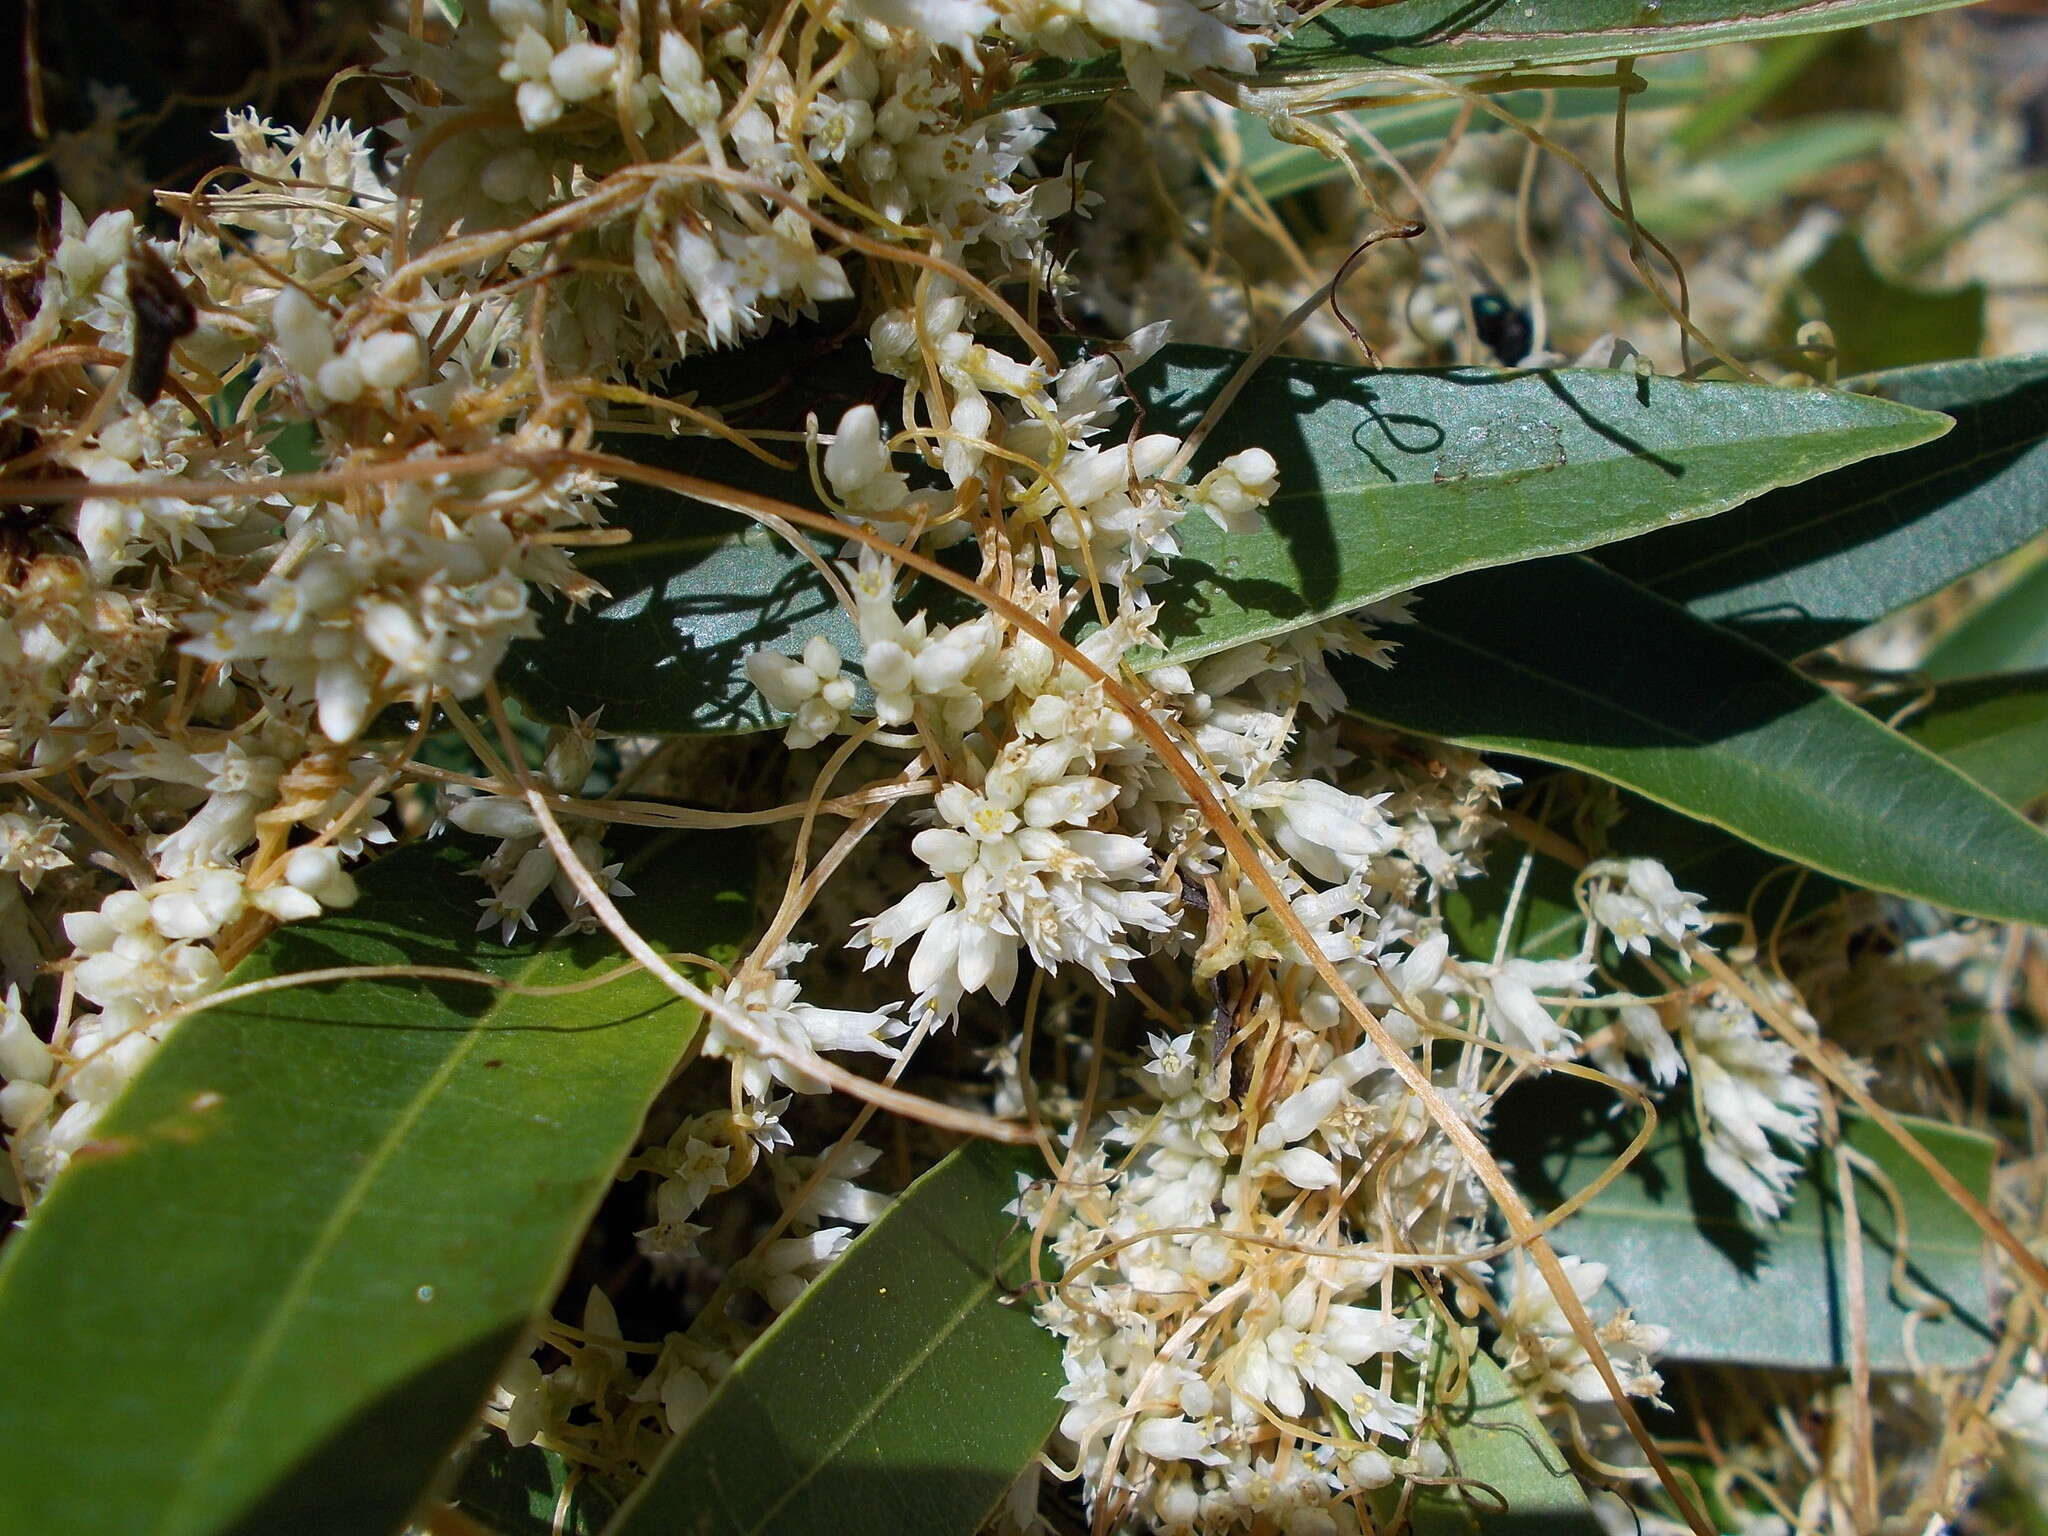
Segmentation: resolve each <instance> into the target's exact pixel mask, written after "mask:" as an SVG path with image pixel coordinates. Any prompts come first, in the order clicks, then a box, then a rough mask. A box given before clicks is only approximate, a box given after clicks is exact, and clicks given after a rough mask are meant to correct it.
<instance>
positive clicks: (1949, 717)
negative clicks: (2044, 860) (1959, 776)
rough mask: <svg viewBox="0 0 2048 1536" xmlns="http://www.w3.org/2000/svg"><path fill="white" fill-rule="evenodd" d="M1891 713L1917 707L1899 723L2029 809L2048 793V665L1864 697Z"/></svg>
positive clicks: (1879, 709) (2002, 796) (2009, 799)
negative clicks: (1928, 690) (1930, 688)
mask: <svg viewBox="0 0 2048 1536" xmlns="http://www.w3.org/2000/svg"><path fill="white" fill-rule="evenodd" d="M1864 702H1865V707H1866V708H1868V709H1869V710H1870V711H1871V712H1872V713H1873V714H1876V715H1879V716H1883V717H1889V716H1891V715H1893V714H1894V713H1896V712H1897V711H1900V710H1905V709H1910V710H1911V711H1912V713H1911V714H1909V715H1907V716H1905V717H1904V718H1903V719H1902V720H1901V721H1900V725H1899V729H1900V730H1901V731H1902V732H1903V733H1904V734H1905V735H1907V736H1910V737H1911V738H1912V739H1913V740H1914V741H1917V742H1918V743H1920V745H1921V746H1923V747H1925V748H1926V749H1927V750H1928V751H1930V752H1934V753H1938V754H1939V755H1940V756H1941V757H1943V758H1944V759H1946V760H1947V761H1948V762H1951V763H1953V764H1954V765H1955V766H1956V767H1957V768H1959V769H1961V770H1962V771H1963V772H1964V773H1966V774H1968V775H1969V776H1970V777H1971V778H1973V779H1975V780H1976V781H1977V782H1978V783H1979V784H1982V785H1983V786H1984V787H1985V788H1986V789H1988V790H1990V791H1991V792H1992V793H1993V794H1994V795H1996V796H1998V798H1999V799H2001V800H2003V801H2004V802H2005V803H2006V804H2007V805H2010V806H2014V807H2019V808H2023V807H2025V806H2028V805H2031V804H2032V803H2033V802H2034V801H2036V800H2038V799H2040V798H2041V797H2042V796H2043V795H2044V794H2048V670H2043V671H2035V672H2016V673H2010V674H2006V675H2003V676H1998V677H1973V678H1965V679H1963V680H1962V681H1959V682H1953V683H1944V684H1943V685H1942V686H1941V687H1939V688H1937V689H1935V690H1934V692H1933V694H1932V695H1931V696H1929V695H1928V694H1927V693H1926V692H1925V690H1921V689H1901V690H1899V691H1898V692H1896V693H1887V694H1881V695H1879V696H1877V697H1875V698H1872V699H1867V700H1865V701H1864Z"/></svg>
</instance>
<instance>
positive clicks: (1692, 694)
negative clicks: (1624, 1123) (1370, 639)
mask: <svg viewBox="0 0 2048 1536" xmlns="http://www.w3.org/2000/svg"><path fill="white" fill-rule="evenodd" d="M1417 619H1418V622H1417V623H1416V624H1414V625H1411V626H1407V627H1405V628H1404V629H1403V630H1402V631H1401V636H1400V638H1401V640H1402V647H1401V650H1400V652H1399V653H1398V655H1397V658H1396V661H1395V665H1394V666H1393V667H1392V668H1391V669H1390V670H1387V671H1384V672H1383V671H1379V670H1377V669H1367V668H1365V667H1363V666H1354V667H1352V668H1351V669H1349V670H1348V671H1347V672H1346V673H1345V674H1344V676H1345V684H1346V687H1347V689H1348V691H1349V694H1350V698H1351V705H1352V708H1353V709H1354V710H1356V711H1357V712H1358V713H1359V714H1362V715H1364V716H1366V717H1367V718H1370V719H1374V720H1379V721H1382V722H1384V723H1386V724H1389V725H1394V726H1397V727H1400V728H1401V729H1404V730H1412V731H1416V732H1419V733H1421V734H1424V735H1429V736H1438V737H1444V738H1447V739H1449V740H1453V741H1459V742H1463V743H1465V744H1467V745H1471V746H1477V747H1486V748H1492V749H1495V750H1499V751H1504V752H1513V753H1516V754H1518V755H1521V756H1524V757H1534V758H1538V759H1541V760H1543V761H1545V762H1552V763H1560V764H1563V765H1565V766H1568V767H1574V768H1580V769H1583V770H1585V771H1586V772H1588V773H1592V774H1595V775H1597V776H1599V777H1601V778H1604V779H1609V780H1611V781H1613V782H1614V783H1617V784H1620V785H1622V786H1624V787H1625V788H1629V789H1633V790H1635V791H1636V792H1637V793H1639V794H1642V795H1645V796H1647V797H1648V798H1650V799H1652V800H1655V801H1657V802H1659V803H1660V804H1663V805H1667V806H1670V807H1671V808H1672V809H1674V810H1678V811H1682V812H1684V813H1685V814H1686V815H1687V816H1690V817H1693V818H1694V819H1696V820H1700V821H1706V822H1711V823H1713V824H1714V825H1716V826H1720V827H1723V828H1726V829H1727V830H1728V831H1730V832H1733V833H1735V834H1736V835H1737V836H1739V837H1742V838H1744V839H1746V840H1747V841H1749V842H1751V843H1754V844H1755V845H1757V846H1758V847H1760V848H1763V849H1766V850H1767V851H1769V852H1772V853H1776V854H1779V855H1781V856H1783V857H1784V858H1787V859H1791V860H1794V861H1796V862H1799V863H1803V864H1806V865H1809V866H1811V867H1812V868H1814V869H1818V870H1820V871H1822V872H1824V873H1827V874H1831V875H1835V876H1837V877H1839V878H1841V879H1844V880H1847V881H1851V882H1854V883H1856V884H1859V885H1866V886H1870V887H1872V888H1874V889H1877V890H1884V891H1893V892H1896V893H1898V894H1901V895H1907V896H1915V897H1918V898H1920V899H1922V900H1924V901H1930V902H1933V903H1935V904H1936V905H1939V906H1946V907H1950V908H1953V909H1955V910H1957V911H1962V912H1971V913H1976V914H1978V915H1981V916H1986V917H1995V918H2000V919H2004V920H2009V921H2017V922H2042V921H2048V840H2044V839H2043V837H2042V835H2041V834H2040V833H2039V832H2038V831H2037V830H2036V829H2035V828H2033V827H2032V826H2030V825H2028V824H2027V823H2026V822H2025V821H2024V820H2022V819H2021V818H2020V817H2019V816H2018V815H2017V814H2016V813H2015V812H2013V811H2012V810H2011V809H2010V808H2009V807H2007V806H2005V805H2003V804H2001V803H1999V801H1998V800H1997V799H1996V798H1995V797H1994V796H1992V795H1991V794H1989V793H1988V792H1986V791H1985V790H1983V789H1981V788H1980V787H1979V786H1978V785H1977V784H1975V783H1974V782H1972V781H1971V780H1970V779H1968V778H1965V777H1964V776H1963V775H1962V774H1961V773H1959V772H1957V771H1956V770H1955V769H1954V768H1952V767H1950V766H1949V765H1948V764H1946V763H1944V762H1942V761H1941V760H1940V759H1939V758H1937V757H1935V756H1934V755H1933V754H1932V753H1930V752H1928V751H1926V750H1925V749H1923V748H1921V747H1919V746H1916V745H1915V744H1914V743H1912V742H1910V741H1908V740H1906V739H1905V738H1904V737H1902V736H1901V735H1899V734H1898V733H1897V732H1896V731H1893V730H1890V729H1889V728H1887V727H1886V726H1885V725H1883V724H1882V723H1881V722H1879V721H1877V720H1875V719H1873V718H1871V717H1870V716H1869V715H1867V714H1865V713H1864V712H1863V711H1862V710H1859V709H1857V708H1856V707H1855V706H1854V705H1852V704H1849V703H1847V702H1846V701H1844V700H1842V699H1839V698H1836V697H1835V696H1834V695H1832V694H1830V693H1827V692H1826V691H1824V690H1822V689H1821V688H1819V687H1817V686H1815V685H1814V684H1812V683H1810V682H1808V681H1806V680H1805V679H1804V678H1802V677H1800V676H1799V675H1798V674H1797V673H1794V672H1793V671H1792V670H1791V669H1790V668H1788V667H1786V666H1785V665H1784V664H1783V663H1781V662H1779V661H1777V660H1776V659H1774V658H1773V657H1771V656H1770V655H1768V654H1767V653H1765V652H1763V651H1761V650H1759V649H1757V648H1756V647H1755V646H1752V645H1750V644H1748V643H1747V642H1746V641H1743V640H1741V639H1739V638H1737V637H1736V636H1733V635H1729V634H1725V633H1723V632H1721V631H1718V630H1716V629H1715V628H1714V627H1713V626H1711V625H1708V624H1705V623H1702V622H1700V621H1699V620H1696V619H1694V618H1692V617H1691V616H1690V615H1688V614H1687V613H1685V612H1684V610H1682V609H1680V608H1677V607H1675V606H1673V605H1672V604H1669V603H1666V602H1664V601H1663V600H1661V599H1659V598H1657V597H1655V596H1653V595H1652V594H1650V593H1647V592H1644V591H1643V590H1642V589H1640V588H1638V587H1635V586H1633V585H1631V584H1630V583H1629V582H1626V581H1624V580H1622V579H1621V578H1620V577H1618V576H1615V575H1614V574H1613V573H1612V572H1609V571H1606V570H1603V569H1602V568H1601V567H1599V566H1597V565H1595V564H1593V563H1592V562H1591V561H1590V560H1585V559H1566V560H1552V561H1545V562H1543V563H1541V564H1531V565H1526V566H1522V567H1518V568H1516V569H1513V570H1495V571H1484V572H1477V573H1474V574H1472V575H1469V576H1464V577H1460V578H1458V579H1457V580H1455V581H1451V582H1445V583H1442V584H1440V585H1438V586H1436V587H1434V588H1432V589H1431V590H1429V591H1428V592H1426V593H1424V594H1423V595H1422V598H1421V601H1420V603H1419V605H1418V608H1417Z"/></svg>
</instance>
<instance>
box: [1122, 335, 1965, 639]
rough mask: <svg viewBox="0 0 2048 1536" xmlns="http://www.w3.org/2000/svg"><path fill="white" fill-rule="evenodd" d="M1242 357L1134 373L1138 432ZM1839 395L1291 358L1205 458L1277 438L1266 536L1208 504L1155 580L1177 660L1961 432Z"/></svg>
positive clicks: (1177, 361) (1186, 422)
mask: <svg viewBox="0 0 2048 1536" xmlns="http://www.w3.org/2000/svg"><path fill="white" fill-rule="evenodd" d="M1238 362H1239V357H1238V354H1236V353H1234V352H1225V351H1221V350H1219V349H1217V348H1213V347H1173V348H1169V349H1167V350H1166V351H1165V352H1163V353H1162V354H1161V355H1160V356H1159V357H1158V358H1155V359H1154V360H1153V361H1152V362H1151V363H1150V364H1148V365H1147V366H1146V367H1145V368H1144V369H1142V370H1140V371H1139V373H1138V374H1137V376H1136V379H1135V383H1136V386H1137V388H1138V389H1139V391H1140V392H1141V396H1142V398H1143V400H1144V403H1145V430H1146V431H1148V432H1172V433H1185V432H1188V431H1191V430H1193V429H1194V427H1195V425H1196V423H1197V422H1199V421H1200V420H1201V417H1202V414H1203V412H1204V411H1205V410H1206V409H1207V408H1208V406H1209V403H1210V402H1211V401H1212V400H1213V399H1215V398H1216V395H1217V393H1218V391H1220V390H1221V389H1222V388H1223V387H1224V385H1225V384H1226V383H1227V382H1228V381H1229V378H1230V376H1231V374H1232V372H1233V371H1234V370H1235V369H1236V367H1237V365H1238ZM1873 404H1874V402H1870V401H1866V400H1858V399H1856V398H1854V397H1851V396H1847V395H1842V394H1837V393H1831V392H1828V391H1825V390H1773V389H1763V388H1759V387H1757V386H1753V385H1738V384H1685V383H1680V382H1679V381H1677V380H1674V379H1654V378H1643V377H1640V376H1638V375H1636V374H1634V373H1630V372H1620V371H1609V370H1597V369H1562V370H1559V371H1556V372H1545V373H1513V372H1507V371H1503V370H1497V369H1481V368H1454V369H1448V370H1441V371H1424V372H1377V371H1373V370H1368V369H1363V368H1353V367H1347V366H1344V365H1341V364H1334V363H1319V362H1309V361H1302V360H1296V359H1277V360H1275V361H1273V362H1269V363H1268V364H1266V366H1265V367H1264V368H1262V369H1260V371H1259V372H1258V374H1257V375H1256V376H1255V377H1254V378H1253V380H1252V382H1251V384H1250V385H1249V386H1247V387H1246V389H1245V390H1244V392H1243V393H1242V394H1241V395H1239V397H1238V399H1237V401H1236V403H1235V405H1234V406H1233V408H1232V409H1231V410H1230V411H1229V412H1228V413H1227V414H1226V415H1225V416H1224V418H1223V420H1222V422H1221V424H1220V425H1219V426H1218V427H1217V429H1216V430H1215V431H1214V432H1213V433H1211V434H1210V437H1209V439H1208V441H1207V443H1206V444H1205V445H1204V455H1203V458H1202V459H1201V460H1200V461H1198V464H1197V468H1200V467H1201V465H1202V464H1206V463H1209V462H1213V461H1215V460H1217V459H1220V458H1222V457H1224V456H1226V455H1229V454H1232V453H1236V452H1238V451H1239V450H1240V449H1244V448H1251V447H1262V448H1265V449H1266V450H1267V451H1268V452H1270V453H1271V454H1272V455H1273V456H1274V458H1275V459H1277V460H1278V461H1279V465H1280V492H1279V495H1278V496H1277V497H1275V498H1274V501H1273V503H1272V505H1271V506H1269V507H1268V508H1267V509H1266V512H1265V516H1264V518H1263V519H1262V526H1261V527H1260V529H1259V531H1258V532H1257V533H1253V534H1246V535H1232V534H1226V533H1224V532H1223V531H1222V530H1221V529H1219V528H1217V527H1216V526H1215V525H1214V524H1212V523H1211V522H1209V520H1208V519H1207V518H1205V517H1203V516H1201V515H1200V514H1199V513H1197V514H1195V515H1192V516H1190V517H1189V518H1188V520H1187V521H1186V522H1184V523H1182V524H1181V554H1180V556H1179V558H1177V559H1176V560H1175V561H1174V562H1173V563H1172V565H1171V566H1170V567H1169V568H1168V577H1167V580H1165V581H1163V582H1161V583H1159V585H1158V587H1157V589H1156V590H1157V591H1158V593H1159V594H1160V602H1161V605H1162V607H1163V608H1164V610H1165V614H1166V617H1165V619H1164V621H1163V622H1162V624H1161V628H1160V633H1161V635H1162V636H1163V637H1164V638H1165V639H1166V641H1167V650H1168V653H1169V655H1170V656H1171V657H1172V658H1173V659H1174V660H1183V661H1184V660H1188V659H1190V658H1192V657H1197V656H1204V655H1207V654H1208V653H1210V652H1212V651H1218V650H1222V649H1224V648H1225V647H1227V646H1232V645H1237V644H1239V643H1241V642H1243V641H1247V640H1256V639H1262V638H1266V637H1269V636H1274V635H1280V634H1284V633H1286V632H1287V631H1288V630H1290V629H1296V628H1299V627H1300V626H1301V625H1303V624H1306V623H1310V622H1312V621H1314V620H1316V619H1320V618H1325V617H1328V616H1330V615H1332V614H1337V613H1342V612H1344V611H1345V610H1346V609H1349V608H1352V607H1355V606H1357V605H1358V604H1360V603H1363V602H1369V601H1371V600H1373V599H1375V598H1379V597H1384V596H1386V595H1388V594H1389V593H1392V592H1399V591H1403V590H1405V589H1407V588H1409V587H1413V586H1417V585H1420V584H1421V583H1424V582H1428V581H1434V580H1437V579H1439V578H1441V577H1444V576H1448V575H1452V574H1455V573H1457V572H1460V571H1469V570H1476V569H1478V568H1480V567H1483V566H1494V565H1505V564H1509V563H1511V562H1514V561H1520V560H1529V559H1533V558H1535V557H1537V556H1539V555H1545V554H1561V553H1564V552H1566V551H1570V550H1577V549H1587V548H1591V547H1592V546H1594V545H1598V544H1606V543H1609V542H1611V541H1613V540H1615V539H1623V538H1627V537H1629V536H1630V531H1631V530H1633V529H1640V528H1648V527H1652V526H1664V525H1667V524H1670V523H1674V522H1681V521H1688V520H1691V519H1694V518H1700V517H1705V516H1708V515H1709V514H1712V513H1715V512H1720V511H1723V510H1725V509H1726V508H1729V507H1732V506H1735V505H1737V504H1738V503H1740V502H1743V501H1747V500H1748V499H1750V498H1751V497H1753V496H1756V495H1759V494H1761V493H1762V492H1764V491H1766V490H1769V489H1771V488H1773V487H1776V486H1782V485H1790V484H1794V483H1796V482H1797V481H1800V480H1805V479H1809V478H1811V477H1812V476H1814V475H1817V474H1823V473H1825V472H1826V471H1827V470H1829V469H1832V468H1836V467H1838V466H1840V465H1843V464H1848V463H1853V462H1855V461H1856V460H1858V459H1860V458H1863V457H1865V456H1866V455H1869V454H1872V453H1879V454H1882V453H1889V452H1892V451H1894V450H1896V449H1899V448H1903V447H1905V446H1907V445H1909V444H1912V443H1921V442H1926V441H1927V440H1928V439H1929V438H1931V437H1935V436H1938V435H1940V434H1941V433H1942V432H1945V431H1947V430H1948V426H1947V423H1946V422H1944V421H1942V420H1941V419H1940V418H1938V417H1934V416H1929V415H1924V414H1910V413H1906V412H1900V411H1897V410H1896V409H1895V408H1894V409H1890V410H1886V411H1884V412H1883V413H1878V412H1874V411H1872V410H1871V406H1872V405H1873Z"/></svg>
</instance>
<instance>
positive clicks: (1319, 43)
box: [1000, 0, 1964, 106]
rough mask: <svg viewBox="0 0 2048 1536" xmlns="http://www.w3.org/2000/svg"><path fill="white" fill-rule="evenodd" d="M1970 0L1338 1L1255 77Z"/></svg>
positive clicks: (1884, 14)
mask: <svg viewBox="0 0 2048 1536" xmlns="http://www.w3.org/2000/svg"><path fill="white" fill-rule="evenodd" d="M1961 3H1964V0H1482V3H1480V4H1478V5H1474V4H1472V3H1471V0H1397V3H1395V4H1393V5H1379V6H1358V7H1351V6H1346V7H1341V8H1339V9H1336V10H1331V11H1327V12H1325V13H1324V14H1323V15H1321V16H1318V17H1316V18H1315V19H1314V20H1312V21H1309V22H1306V23H1304V24H1303V25H1301V26H1300V27H1298V28H1296V29H1295V31H1294V33H1293V34H1292V35H1291V36H1290V37H1288V38H1287V39H1286V40H1285V41H1283V42H1281V43H1280V44H1279V45H1278V46H1277V47H1275V48H1273V49H1272V50H1271V51H1270V52H1269V53H1268V54H1267V55H1266V58H1265V60H1264V62H1263V63H1262V64H1261V66H1260V68H1259V71H1258V83H1260V84H1266V85H1283V86H1301V85H1307V84H1312V83H1315V82H1320V81H1353V80H1354V79H1355V77H1357V76H1360V75H1362V74H1365V73H1366V72H1368V71H1372V70H1378V69H1403V70H1418V71H1421V70H1426V71H1429V72H1431V73H1434V74H1439V75H1476V74H1489V73H1493V72H1496V71H1503V70H1510V69H1517V68H1525V69H1554V68H1557V67H1559V66H1561V65H1567V64H1597V63H1599V62H1600V61H1602V60H1604V59H1615V58H1623V57H1640V56H1642V55H1645V54H1658V53H1676V52H1678V51H1679V50H1681V49H1686V48H1706V47H1713V46H1716V45H1718V44H1721V43H1743V42H1759V41H1761V40H1763V39H1765V38H1772V37H1794V36H1798V35H1800V34H1802V33H1809V32H1836V31H1841V30H1843V29H1845V28H1849V27H1863V26H1869V25H1871V24H1872V23H1874V22H1880V21H1893V20H1896V19H1898V18H1899V17H1902V16H1918V15H1922V14H1924V13H1926V12H1928V11H1939V10H1946V9H1949V8H1951V7H1953V6H1955V5H1957V4H1961ZM1121 84H1122V71H1121V68H1120V66H1119V65H1118V63H1117V60H1116V59H1115V58H1114V57H1111V58H1105V59H1101V60H1097V61H1095V62H1093V63H1090V64H1084V65H1080V66H1077V67H1060V66H1057V65H1054V66H1047V67H1045V68H1042V69H1041V70H1039V71H1037V72H1036V73H1035V74H1034V75H1033V76H1032V77H1031V78H1029V79H1027V80H1025V81H1024V82H1023V83H1021V84H1020V85H1019V86H1018V87H1017V88H1015V89H1014V90H1012V91H1010V92H1008V93H1007V94H1006V95H1005V96H1004V98H1003V100H1002V102H1001V103H1000V104H1001V105H1005V106H1009V105H1022V104H1031V103H1049V102H1058V101H1083V100H1087V99H1090V98H1092V97H1097V96H1101V95H1104V94H1106V93H1107V92H1109V91H1111V90H1114V89H1116V88H1118V87H1119V86H1120V85H1121Z"/></svg>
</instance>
